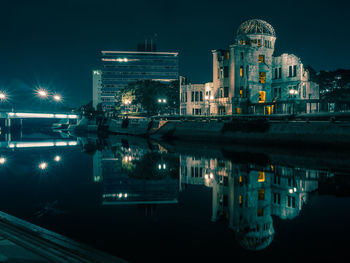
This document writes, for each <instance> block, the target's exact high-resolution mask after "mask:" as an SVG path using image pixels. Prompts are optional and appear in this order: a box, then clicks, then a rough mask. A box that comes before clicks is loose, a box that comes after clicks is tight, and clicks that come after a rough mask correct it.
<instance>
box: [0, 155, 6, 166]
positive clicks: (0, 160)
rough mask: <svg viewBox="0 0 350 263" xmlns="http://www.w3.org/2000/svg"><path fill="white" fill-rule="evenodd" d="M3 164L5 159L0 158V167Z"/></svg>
mask: <svg viewBox="0 0 350 263" xmlns="http://www.w3.org/2000/svg"><path fill="white" fill-rule="evenodd" d="M4 163H6V158H5V157H0V165H3V164H4Z"/></svg>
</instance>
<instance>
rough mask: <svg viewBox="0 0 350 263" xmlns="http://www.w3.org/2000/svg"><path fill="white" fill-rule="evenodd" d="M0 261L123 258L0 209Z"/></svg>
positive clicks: (72, 262)
mask: <svg viewBox="0 0 350 263" xmlns="http://www.w3.org/2000/svg"><path fill="white" fill-rule="evenodd" d="M0 262H6V263H12V262H13V263H15V262H16V263H18V262H21V263H29V262H31V263H32V262H36V263H46V262H51V263H68V262H69V263H112V262H114V263H123V262H126V261H124V260H122V259H120V258H117V257H114V256H111V255H109V254H106V253H104V252H101V251H98V250H96V249H93V248H91V247H89V246H86V245H84V244H81V243H78V242H76V241H73V240H71V239H69V238H67V237H64V236H62V235H59V234H57V233H54V232H51V231H49V230H46V229H44V228H41V227H39V226H36V225H33V224H31V223H29V222H26V221H24V220H21V219H19V218H16V217H13V216H11V215H8V214H6V213H3V212H0Z"/></svg>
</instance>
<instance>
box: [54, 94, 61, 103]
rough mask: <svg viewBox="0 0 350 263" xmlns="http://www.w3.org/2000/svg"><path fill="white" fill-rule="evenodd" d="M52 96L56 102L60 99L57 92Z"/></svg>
mask: <svg viewBox="0 0 350 263" xmlns="http://www.w3.org/2000/svg"><path fill="white" fill-rule="evenodd" d="M52 98H53V99H54V100H55V101H57V102H59V101H62V97H61V96H60V95H58V94H55V95H53V97H52Z"/></svg>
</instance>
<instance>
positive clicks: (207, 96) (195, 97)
mask: <svg viewBox="0 0 350 263" xmlns="http://www.w3.org/2000/svg"><path fill="white" fill-rule="evenodd" d="M212 94H213V83H212V82H208V83H205V84H188V85H181V86H180V115H211V114H212V108H213V107H212V104H213V101H214V99H213V98H214V97H213V95H212Z"/></svg>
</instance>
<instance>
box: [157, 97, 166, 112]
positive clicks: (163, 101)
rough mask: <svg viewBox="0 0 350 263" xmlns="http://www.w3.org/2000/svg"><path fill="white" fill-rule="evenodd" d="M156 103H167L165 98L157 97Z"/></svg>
mask: <svg viewBox="0 0 350 263" xmlns="http://www.w3.org/2000/svg"><path fill="white" fill-rule="evenodd" d="M158 103H159V104H161V105H162V104H166V103H167V100H166V99H165V98H159V99H158ZM159 114H160V112H158V115H159Z"/></svg>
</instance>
